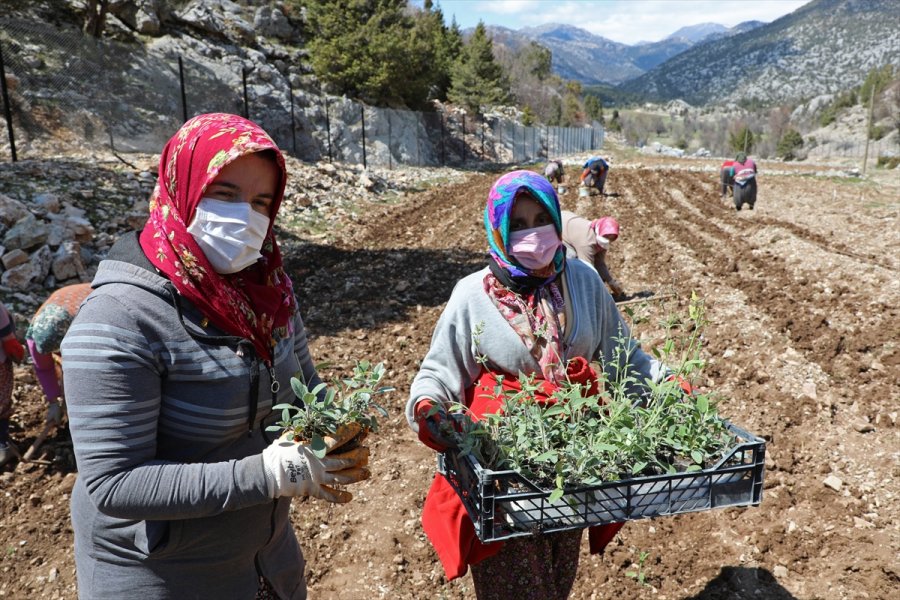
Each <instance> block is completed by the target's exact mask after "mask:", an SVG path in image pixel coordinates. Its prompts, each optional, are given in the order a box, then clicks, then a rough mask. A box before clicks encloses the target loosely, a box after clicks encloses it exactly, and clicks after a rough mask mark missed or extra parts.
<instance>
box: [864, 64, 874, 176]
mask: <svg viewBox="0 0 900 600" xmlns="http://www.w3.org/2000/svg"><path fill="white" fill-rule="evenodd" d="M874 107H875V82H874V81H873V82H872V92H871V93H870V94H869V118H868V119H867V120H866V151H865V152H864V153H863V166H862V174H863V177H865V176H866V163H868V162H869V135H870V133H871V131H872V112H873V109H874Z"/></svg>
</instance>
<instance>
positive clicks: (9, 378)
mask: <svg viewBox="0 0 900 600" xmlns="http://www.w3.org/2000/svg"><path fill="white" fill-rule="evenodd" d="M24 358H25V347H24V346H22V343H21V342H20V341H19V339H18V338H17V337H16V324H15V322H14V321H13V316H12V313H10V312H9V311H8V310H7V309H6V306H4V305H3V303H2V302H0V467H2V466H3V465H5V464H6V463H8V462H9V461H11V460H12V459H13V456H14V453H13V450H12V449H11V448H10V447H9V444H10V441H9V418H10V417H11V416H12V409H13V406H12V391H13V381H14V377H13V363H14V362H17V363H20V362H22V360H24Z"/></svg>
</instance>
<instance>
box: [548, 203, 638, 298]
mask: <svg viewBox="0 0 900 600" xmlns="http://www.w3.org/2000/svg"><path fill="white" fill-rule="evenodd" d="M561 214H562V240H563V244H565V246H566V257H567V258H569V259H572V258H580V259H581V260H583V261H584V262H586V263H587V264H589V265H591V266H592V267H593V268H594V270H596V271H597V273H598V274H599V275H600V279H602V280H603V282H604V283H605V284H606V285H608V286H609V289H610V290H611V291H612V293H613V295H614V296H623V295H625V290H624V288H623V287H622V284H620V283H619V282H618V281H617V280H616V278H615V277H613V276H612V274H611V273H610V272H609V268H608V267H607V266H606V252H607V251H608V250H609V244H610V242H613V241H615V240H616V239H617V238H618V237H619V223H618V221H616V220H615V219H614V218H612V217H601V218H599V219H594V220H593V221H589V220H588V219H585V218H584V217H580V216H578V215H576V214H575V213H573V212H570V211H568V210H564V211H562V213H561Z"/></svg>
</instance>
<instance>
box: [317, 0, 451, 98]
mask: <svg viewBox="0 0 900 600" xmlns="http://www.w3.org/2000/svg"><path fill="white" fill-rule="evenodd" d="M406 4H407V3H406V0H317V1H316V2H310V3H305V6H306V11H307V13H306V14H307V23H308V25H309V29H310V34H311V36H310V41H309V44H308V46H309V50H310V62H311V65H312V68H313V71H314V72H315V74H316V76H317V77H318V78H319V80H320V81H322V82H323V83H324V84H325V85H326V86H327V87H328V89H329V91H332V92H334V93H337V94H346V95H347V96H350V97H352V98H357V99H359V100H362V101H363V102H367V103H370V104H374V105H376V106H410V107H420V106H422V105H424V103H425V102H426V101H427V97H428V93H429V90H430V89H431V88H432V86H433V84H434V81H435V79H436V77H435V73H434V71H433V69H434V65H435V50H434V38H433V37H432V36H431V35H430V27H431V26H430V25H429V24H428V22H427V19H426V21H419V22H417V21H416V20H415V19H413V17H412V16H410V15H409V14H408V13H407V11H406ZM440 18H442V17H440Z"/></svg>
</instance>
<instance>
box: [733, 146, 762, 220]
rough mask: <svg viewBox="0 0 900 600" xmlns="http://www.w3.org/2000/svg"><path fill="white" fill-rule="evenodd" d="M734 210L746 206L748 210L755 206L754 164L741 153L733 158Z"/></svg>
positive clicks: (755, 170)
mask: <svg viewBox="0 0 900 600" xmlns="http://www.w3.org/2000/svg"><path fill="white" fill-rule="evenodd" d="M733 168H734V208H735V210H741V207H742V206H743V205H744V204H748V205H749V208H750V210H753V205H754V204H756V172H757V169H756V163H755V162H753V159H752V158H748V157H747V155H746V154H744V153H743V152H739V153H738V155H737V156H736V157H735V158H734V165H733Z"/></svg>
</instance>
